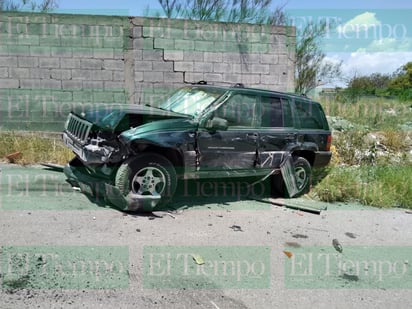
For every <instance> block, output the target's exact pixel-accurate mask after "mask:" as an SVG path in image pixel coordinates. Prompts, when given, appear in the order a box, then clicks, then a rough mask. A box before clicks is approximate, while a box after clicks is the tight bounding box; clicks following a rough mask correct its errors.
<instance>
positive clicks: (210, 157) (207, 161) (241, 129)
mask: <svg viewBox="0 0 412 309" xmlns="http://www.w3.org/2000/svg"><path fill="white" fill-rule="evenodd" d="M257 106H258V97H256V96H252V95H247V94H242V93H239V94H234V95H232V96H230V97H229V98H228V99H227V100H226V102H225V103H223V104H222V105H221V106H220V107H219V108H217V109H216V110H215V111H214V113H213V116H212V118H213V117H218V118H220V120H222V119H224V120H225V121H227V128H216V129H214V128H200V129H199V131H198V134H197V146H198V151H199V171H200V172H201V173H200V174H201V175H202V176H203V177H207V175H208V174H209V173H212V174H213V177H216V176H217V175H218V174H220V175H221V176H222V177H230V176H236V175H239V173H249V172H250V169H254V167H255V165H256V159H257V149H258V142H259V135H258V130H257V128H256V119H257ZM218 118H216V119H218ZM216 173H218V174H216Z"/></svg>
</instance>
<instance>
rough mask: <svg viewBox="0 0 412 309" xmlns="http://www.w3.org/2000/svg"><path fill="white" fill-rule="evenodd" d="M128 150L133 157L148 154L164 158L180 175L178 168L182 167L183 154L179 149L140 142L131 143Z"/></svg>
mask: <svg viewBox="0 0 412 309" xmlns="http://www.w3.org/2000/svg"><path fill="white" fill-rule="evenodd" d="M130 148H131V150H132V153H133V154H134V155H138V154H144V153H147V152H150V153H156V154H158V155H160V156H163V157H165V158H166V159H168V160H169V161H170V162H171V163H172V164H173V166H174V167H175V169H176V172H177V173H180V170H181V169H180V168H181V167H183V166H184V160H183V154H182V153H181V151H180V150H179V149H176V148H172V147H166V146H163V145H158V144H153V143H148V142H141V141H140V142H139V141H134V142H132V143H131V144H130Z"/></svg>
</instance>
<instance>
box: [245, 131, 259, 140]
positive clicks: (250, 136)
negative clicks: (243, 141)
mask: <svg viewBox="0 0 412 309" xmlns="http://www.w3.org/2000/svg"><path fill="white" fill-rule="evenodd" d="M258 137H259V135H258V134H257V133H247V134H246V138H249V139H253V140H257V139H258Z"/></svg>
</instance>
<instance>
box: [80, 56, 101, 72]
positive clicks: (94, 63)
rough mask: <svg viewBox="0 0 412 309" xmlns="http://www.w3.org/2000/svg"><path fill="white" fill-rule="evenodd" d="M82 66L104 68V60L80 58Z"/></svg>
mask: <svg viewBox="0 0 412 309" xmlns="http://www.w3.org/2000/svg"><path fill="white" fill-rule="evenodd" d="M80 66H81V68H82V69H91V70H102V69H103V60H101V59H82V60H80Z"/></svg>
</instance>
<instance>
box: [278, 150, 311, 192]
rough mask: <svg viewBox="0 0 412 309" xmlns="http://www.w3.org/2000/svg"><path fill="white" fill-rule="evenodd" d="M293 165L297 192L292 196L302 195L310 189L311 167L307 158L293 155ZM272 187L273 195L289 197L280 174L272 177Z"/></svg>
mask: <svg viewBox="0 0 412 309" xmlns="http://www.w3.org/2000/svg"><path fill="white" fill-rule="evenodd" d="M293 165H294V169H295V179H296V186H297V189H298V193H296V194H295V195H294V196H292V197H299V196H302V195H304V194H306V193H308V192H309V191H310V186H311V184H312V167H311V165H310V163H309V162H308V160H306V159H305V158H303V157H293ZM272 188H273V189H274V191H275V192H274V193H275V194H274V195H276V196H279V195H280V196H281V197H286V198H289V197H291V196H289V193H288V190H287V189H286V186H285V183H284V181H283V178H282V174H279V175H274V176H273V177H272Z"/></svg>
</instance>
